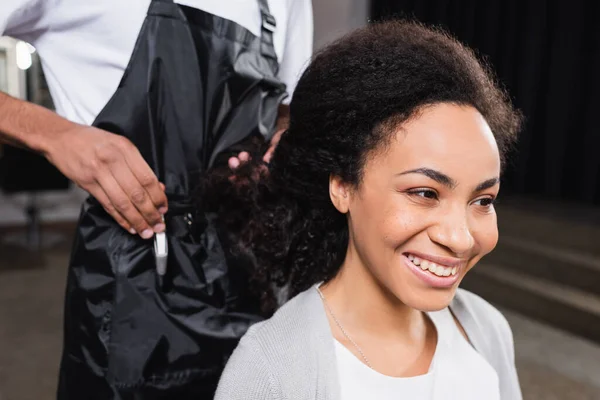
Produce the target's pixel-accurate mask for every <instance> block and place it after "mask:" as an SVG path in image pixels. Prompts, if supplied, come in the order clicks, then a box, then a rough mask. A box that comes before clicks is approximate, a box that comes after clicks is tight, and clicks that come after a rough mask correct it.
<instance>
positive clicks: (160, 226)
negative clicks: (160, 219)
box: [154, 224, 166, 233]
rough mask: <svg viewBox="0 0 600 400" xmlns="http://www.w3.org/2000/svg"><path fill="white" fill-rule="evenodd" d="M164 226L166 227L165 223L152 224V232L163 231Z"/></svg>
mask: <svg viewBox="0 0 600 400" xmlns="http://www.w3.org/2000/svg"><path fill="white" fill-rule="evenodd" d="M165 228H166V226H165V224H156V225H154V232H156V233H160V232H163V231H164V230H165Z"/></svg>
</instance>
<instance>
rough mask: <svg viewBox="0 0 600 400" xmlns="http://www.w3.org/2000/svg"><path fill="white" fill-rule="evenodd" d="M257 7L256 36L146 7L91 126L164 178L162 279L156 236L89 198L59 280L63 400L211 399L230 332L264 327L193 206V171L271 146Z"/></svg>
mask: <svg viewBox="0 0 600 400" xmlns="http://www.w3.org/2000/svg"><path fill="white" fill-rule="evenodd" d="M259 3H260V9H261V15H262V33H261V37H256V36H255V35H253V34H252V33H251V32H250V31H248V30H246V29H245V28H243V27H241V26H239V25H238V24H236V23H234V22H232V21H229V20H226V19H223V18H219V17H217V16H214V15H211V14H208V13H206V12H203V11H201V10H197V9H194V8H191V7H186V6H182V5H177V4H175V3H173V2H172V1H170V0H169V1H167V0H162V1H159V0H153V1H152V2H151V4H150V7H149V10H148V15H147V17H146V20H145V22H144V24H143V26H142V29H141V32H140V34H139V37H138V39H137V42H136V44H135V48H134V51H133V55H132V57H131V60H130V61H129V65H128V67H127V69H126V70H125V73H124V76H123V78H122V80H121V82H120V84H119V87H118V89H117V91H116V93H115V94H114V95H113V97H112V98H111V100H110V101H109V102H108V104H107V105H106V107H105V108H104V109H103V110H102V111H101V112H100V114H99V115H98V117H97V118H96V120H95V122H94V124H93V125H94V126H96V127H98V128H101V129H104V130H107V131H110V132H114V133H117V134H121V135H123V136H125V137H127V138H128V139H129V140H131V141H132V142H133V143H134V144H135V145H136V146H137V148H138V149H139V150H140V152H141V154H142V156H143V157H144V159H145V160H146V162H148V164H149V165H150V166H151V168H153V170H154V172H155V173H156V175H157V176H158V178H159V180H160V181H161V182H163V183H165V185H166V192H167V197H168V199H169V212H168V213H167V215H166V216H165V220H166V226H167V235H166V237H167V242H168V247H169V253H168V264H167V272H166V275H164V276H159V275H158V274H157V272H156V268H155V255H154V249H153V241H152V240H143V239H141V238H139V237H138V236H137V235H131V234H129V233H128V232H126V231H125V230H124V229H122V228H121V227H120V226H118V225H117V224H116V223H115V222H114V221H113V220H112V218H111V217H110V216H109V215H108V214H107V213H106V212H105V211H104V210H103V209H102V207H101V206H100V205H99V203H97V201H95V200H94V199H93V198H89V199H88V200H86V202H85V203H84V205H83V208H82V213H81V216H80V220H79V225H78V228H77V232H76V236H75V242H74V247H73V251H72V254H71V261H70V268H69V274H68V280H67V291H66V303H65V327H64V328H65V338H64V340H65V341H64V350H63V357H62V362H61V369H60V379H59V388H58V398H59V399H69V400H71V399H73V400H82V399H159V398H160V399H163V398H164V399H177V400H182V399H194V400H200V399H210V398H212V397H213V393H214V390H215V388H216V384H217V382H218V378H219V375H220V374H221V372H222V370H223V368H224V365H225V363H226V361H227V359H228V357H229V356H230V354H231V352H232V351H233V349H234V348H235V346H236V345H237V343H238V341H239V338H240V337H241V336H242V335H243V334H244V333H245V332H246V330H247V329H248V327H249V326H250V325H251V324H253V323H255V322H257V321H259V320H260V319H261V318H260V317H259V316H258V315H259V305H258V300H257V299H256V298H255V296H252V295H250V294H249V293H248V289H247V286H248V283H247V278H248V276H247V274H248V273H247V272H246V271H245V270H244V269H243V268H241V267H240V266H238V265H236V263H235V262H231V259H229V258H228V257H229V256H228V255H227V251H226V247H225V246H223V244H222V240H220V235H219V234H218V232H219V226H218V222H216V220H215V216H214V215H212V214H210V213H207V212H203V211H202V210H198V209H197V207H194V206H193V204H194V202H193V196H194V190H195V187H196V184H197V183H198V182H197V180H198V177H199V176H201V175H202V173H205V172H206V171H207V170H208V169H210V168H211V167H213V166H214V165H215V161H216V160H217V157H218V156H219V155H223V154H224V153H226V152H227V151H228V150H229V149H231V148H232V146H234V145H236V144H239V143H240V142H241V141H243V140H244V139H247V138H249V137H252V136H253V135H259V136H262V137H264V138H265V139H267V140H268V139H270V136H271V135H272V133H273V130H274V127H275V122H276V117H277V108H278V105H279V103H280V102H281V100H282V99H283V98H284V97H285V85H284V84H282V83H281V82H280V81H279V80H278V79H277V78H276V75H277V70H278V64H277V58H276V55H275V51H274V48H273V30H274V28H275V24H274V20H273V17H272V16H271V15H270V14H269V11H268V6H267V4H266V0H260V1H259ZM226 158H227V157H224V159H225V160H226ZM228 261H229V262H228Z"/></svg>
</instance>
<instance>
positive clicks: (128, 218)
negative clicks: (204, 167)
mask: <svg viewBox="0 0 600 400" xmlns="http://www.w3.org/2000/svg"><path fill="white" fill-rule="evenodd" d="M286 110H287V106H282V107H281V108H280V112H281V116H280V118H279V119H278V122H277V131H276V133H275V136H274V137H273V139H272V141H271V147H270V148H269V149H268V151H267V152H266V154H265V156H264V159H263V160H264V161H265V162H267V163H268V162H269V160H270V158H271V156H272V154H273V151H274V149H275V146H276V145H277V142H278V141H279V138H280V137H281V133H283V131H284V130H285V127H287V121H288V117H287V115H289V114H288V113H287V112H286ZM1 142H4V143H7V144H11V145H14V146H18V147H22V148H27V149H30V150H32V151H34V152H37V153H39V154H42V155H43V156H44V157H46V158H47V159H48V161H50V162H51V163H52V164H53V165H54V166H56V168H57V169H58V170H59V171H60V172H61V173H62V174H63V175H65V176H66V177H67V178H69V179H70V180H72V181H73V182H74V183H75V184H77V185H78V186H79V187H81V188H82V189H84V190H85V191H87V192H88V193H90V194H91V195H92V196H93V197H94V198H96V199H97V200H98V201H99V202H100V204H102V206H103V207H104V209H105V210H106V212H108V214H110V215H111V216H112V217H113V218H114V220H115V221H117V223H118V224H119V225H121V226H122V227H123V228H124V229H126V230H127V231H129V232H130V233H131V234H139V235H140V236H141V237H142V238H144V239H150V238H151V237H153V236H154V233H159V232H163V231H164V230H165V225H164V223H163V221H162V215H164V214H165V213H166V212H167V211H168V202H167V196H166V194H165V186H164V185H163V184H162V183H161V182H159V181H158V179H157V177H156V176H155V175H154V173H153V171H152V169H151V168H150V167H149V166H148V164H147V163H146V162H145V160H144V159H143V157H142V155H141V154H140V152H139V151H138V149H137V148H136V147H135V146H134V145H133V144H132V143H131V142H130V141H129V140H127V139H126V138H124V137H123V136H120V135H115V134H113V133H110V132H107V131H104V130H101V129H98V128H95V127H91V126H86V125H81V124H77V123H74V122H72V121H69V120H67V119H65V118H62V117H61V116H59V115H58V114H56V113H54V112H52V111H50V110H48V109H46V108H44V107H41V106H38V105H36V104H33V103H29V102H26V101H23V100H20V99H16V98H14V97H11V96H9V95H7V94H4V93H2V92H0V143H1ZM248 159H249V156H248V153H246V152H242V153H240V154H239V155H238V157H232V158H231V159H230V160H229V166H230V167H231V169H232V170H235V168H237V167H239V165H241V164H242V163H244V162H245V161H247V160H248Z"/></svg>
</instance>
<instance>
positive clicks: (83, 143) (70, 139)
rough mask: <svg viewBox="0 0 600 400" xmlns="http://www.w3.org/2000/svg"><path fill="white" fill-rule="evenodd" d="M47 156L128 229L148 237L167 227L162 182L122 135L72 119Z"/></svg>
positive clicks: (52, 143)
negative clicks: (84, 124)
mask: <svg viewBox="0 0 600 400" xmlns="http://www.w3.org/2000/svg"><path fill="white" fill-rule="evenodd" d="M45 155H46V157H47V158H48V160H49V161H50V162H51V163H53V164H54V165H55V166H56V167H57V168H58V169H59V170H60V171H61V172H62V173H63V174H64V175H65V176H66V177H67V178H69V179H71V180H72V181H74V182H75V183H76V184H77V185H78V186H80V187H81V188H83V189H84V190H86V191H87V192H89V193H90V194H91V195H92V196H94V197H95V198H96V199H97V200H98V201H99V202H100V203H101V204H102V206H103V207H104V209H105V210H106V211H107V212H108V213H109V214H110V215H111V216H112V217H113V218H114V219H115V220H116V221H117V223H119V225H121V226H122V227H123V228H125V229H126V230H128V231H129V232H130V233H132V234H135V233H138V234H139V235H140V236H141V237H143V238H144V239H149V238H151V237H152V236H153V235H154V232H162V231H164V230H165V225H164V224H163V222H162V218H161V214H165V213H166V212H167V197H166V195H165V187H164V185H163V184H162V183H160V182H159V181H158V179H157V178H156V176H155V175H154V173H153V172H152V170H151V169H150V167H149V166H148V164H146V162H145V161H144V159H143V158H142V156H141V154H140V152H139V151H138V149H137V148H136V147H135V146H134V145H133V144H132V143H131V142H130V141H129V140H127V139H126V138H124V137H122V136H119V135H114V134H112V133H109V132H106V131H103V130H100V129H97V128H94V127H89V126H82V125H76V124H74V125H73V129H71V130H67V131H64V132H61V133H60V134H57V136H56V137H54V138H53V140H52V142H51V143H49V144H48V145H47V148H46V151H45Z"/></svg>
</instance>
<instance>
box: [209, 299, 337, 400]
mask: <svg viewBox="0 0 600 400" xmlns="http://www.w3.org/2000/svg"><path fill="white" fill-rule="evenodd" d="M313 292H314V293H313ZM319 305H321V304H320V299H319V297H318V294H317V293H316V291H314V290H312V289H309V290H307V291H305V292H303V293H300V294H299V295H297V296H295V297H294V298H292V299H291V300H289V301H288V302H287V303H286V304H284V305H283V306H282V307H281V308H280V309H279V310H278V311H277V312H276V313H275V314H274V315H273V316H272V317H271V318H269V319H267V320H265V321H262V322H259V323H257V324H254V325H253V326H252V327H250V329H249V330H248V332H247V333H246V334H245V335H244V336H243V337H242V339H241V340H240V343H239V344H238V346H237V348H236V349H235V351H234V352H233V354H232V356H231V358H230V360H229V362H228V363H227V366H226V368H225V371H224V372H223V375H222V376H221V381H220V382H219V389H218V391H217V397H216V399H217V400H220V399H227V400H232V399H238V398H244V399H259V398H260V399H272V398H276V399H279V398H280V396H281V393H284V392H285V393H288V392H290V391H292V392H294V393H296V394H298V395H299V398H303V395H302V393H301V392H302V390H304V389H306V388H309V389H310V387H312V386H311V385H307V386H306V385H305V386H306V387H305V386H303V385H299V382H298V377H299V376H301V377H302V380H303V382H307V383H309V382H316V381H317V380H318V373H319V371H318V369H319V366H320V365H328V364H330V363H327V362H325V363H323V362H319V360H318V358H323V357H327V355H328V354H330V352H331V349H330V348H329V345H330V346H331V347H333V341H332V340H331V338H330V337H328V336H327V335H328V334H329V335H330V333H329V331H328V329H329V325H328V322H327V317H326V315H325V313H324V311H322V305H321V309H320V308H319ZM321 372H325V373H326V372H327V371H321ZM250 393H251V394H250Z"/></svg>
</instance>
